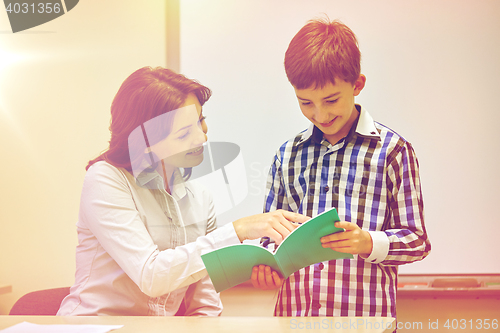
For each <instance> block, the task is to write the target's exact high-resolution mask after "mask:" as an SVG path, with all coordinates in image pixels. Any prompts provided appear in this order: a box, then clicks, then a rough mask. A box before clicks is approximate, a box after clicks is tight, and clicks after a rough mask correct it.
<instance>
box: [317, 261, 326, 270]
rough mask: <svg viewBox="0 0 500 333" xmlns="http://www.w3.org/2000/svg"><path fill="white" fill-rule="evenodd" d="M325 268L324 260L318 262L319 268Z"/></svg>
mask: <svg viewBox="0 0 500 333" xmlns="http://www.w3.org/2000/svg"><path fill="white" fill-rule="evenodd" d="M323 268H325V265H324V264H323V263H322V262H320V263H319V264H318V269H319V270H322V269H323Z"/></svg>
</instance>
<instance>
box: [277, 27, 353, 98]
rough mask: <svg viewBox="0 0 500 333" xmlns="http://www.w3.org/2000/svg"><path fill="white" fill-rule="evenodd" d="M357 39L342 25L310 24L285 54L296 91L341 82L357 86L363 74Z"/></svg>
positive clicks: (288, 75)
mask: <svg viewBox="0 0 500 333" xmlns="http://www.w3.org/2000/svg"><path fill="white" fill-rule="evenodd" d="M360 61H361V53H360V52H359V48H358V41H357V39H356V35H354V33H353V32H352V30H351V29H349V27H347V26H346V25H345V24H343V23H342V22H340V21H333V22H330V20H329V19H315V20H311V21H309V22H308V23H307V24H306V25H305V26H304V27H302V29H300V31H299V32H298V33H297V34H296V35H295V37H293V39H292V41H291V42H290V45H289V46H288V49H287V51H286V53H285V72H286V75H287V77H288V80H289V81H290V83H291V84H292V85H293V86H294V87H295V88H296V89H307V88H310V87H313V88H322V87H324V86H325V85H326V84H328V83H332V84H335V79H336V78H339V79H342V80H344V81H346V82H350V83H352V84H354V83H355V82H356V80H357V79H358V77H359V75H360V73H361V65H360Z"/></svg>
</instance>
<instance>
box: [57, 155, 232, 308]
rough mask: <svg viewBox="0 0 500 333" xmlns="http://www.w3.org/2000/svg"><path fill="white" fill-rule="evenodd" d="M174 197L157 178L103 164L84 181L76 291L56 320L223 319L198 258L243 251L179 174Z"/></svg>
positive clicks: (199, 190)
mask: <svg viewBox="0 0 500 333" xmlns="http://www.w3.org/2000/svg"><path fill="white" fill-rule="evenodd" d="M174 179H175V181H174V184H173V186H172V187H171V188H172V191H171V192H172V195H170V194H168V193H167V192H166V191H165V190H163V189H161V188H162V186H161V184H162V182H163V179H162V178H161V177H160V176H159V174H158V173H157V172H156V171H154V172H152V173H143V174H141V175H140V176H139V177H138V178H137V180H136V179H135V178H134V177H133V176H132V175H131V174H130V173H129V172H127V171H126V170H124V169H119V168H116V167H114V166H112V165H110V164H108V163H106V162H103V161H101V162H97V163H95V164H94V165H92V166H91V167H90V168H89V169H88V171H87V174H86V175H85V180H84V184H83V189H82V196H81V202H80V213H79V219H78V222H77V232H78V246H77V248H76V274H75V284H74V285H73V286H72V287H71V291H70V294H69V295H68V296H67V297H66V298H65V299H64V300H63V302H62V304H61V307H60V309H59V312H58V313H57V314H58V315H174V314H175V313H176V312H177V310H178V309H179V307H180V305H181V302H182V301H183V299H185V300H184V302H185V304H184V305H185V307H186V315H219V314H220V312H221V311H222V304H221V303H220V298H219V295H218V294H217V293H216V292H215V290H214V288H213V286H212V283H211V282H210V279H209V277H208V275H207V272H206V270H205V266H204V265H203V261H202V260H201V257H200V256H201V255H202V254H204V253H206V252H208V251H210V250H213V249H216V248H220V247H223V246H226V245H233V244H238V243H239V239H238V236H237V235H236V232H235V230H234V227H233V226H232V223H230V224H227V225H225V226H223V227H221V228H219V229H217V230H215V229H216V224H215V212H214V205H213V201H212V198H211V195H210V193H209V192H208V191H207V190H206V189H205V188H204V187H202V186H201V185H199V184H197V183H196V182H194V181H188V182H184V181H183V180H182V177H180V175H179V173H178V172H177V177H175V178H174Z"/></svg>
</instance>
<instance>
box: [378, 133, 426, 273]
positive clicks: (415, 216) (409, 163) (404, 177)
mask: <svg viewBox="0 0 500 333" xmlns="http://www.w3.org/2000/svg"><path fill="white" fill-rule="evenodd" d="M398 147H399V149H395V150H394V151H392V152H391V154H390V155H389V157H388V166H387V187H388V205H389V212H390V215H389V216H388V218H386V223H387V225H386V226H384V228H383V230H382V231H380V233H382V232H383V233H385V236H387V238H388V240H389V249H388V251H387V256H385V258H378V260H376V262H380V263H381V264H383V265H402V264H406V263H411V262H414V261H418V260H422V259H423V258H425V257H426V256H427V255H428V254H429V252H430V250H431V244H430V242H429V239H428V238H427V232H426V230H425V225H424V204H423V199H422V190H421V187H420V175H419V167H418V160H417V157H416V155H415V151H414V150H413V147H412V146H411V144H410V143H408V142H406V143H405V144H404V145H401V146H398ZM377 233H378V232H377ZM372 262H374V261H372Z"/></svg>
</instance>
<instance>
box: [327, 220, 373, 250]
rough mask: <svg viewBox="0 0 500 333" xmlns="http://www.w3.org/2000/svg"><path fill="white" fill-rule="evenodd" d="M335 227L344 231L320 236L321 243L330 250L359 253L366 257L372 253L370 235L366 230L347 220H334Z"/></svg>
mask: <svg viewBox="0 0 500 333" xmlns="http://www.w3.org/2000/svg"><path fill="white" fill-rule="evenodd" d="M335 226H336V227H337V228H344V229H345V231H344V232H338V233H335V234H331V235H328V236H325V237H321V243H322V244H321V245H322V246H323V247H329V248H331V249H332V250H335V251H338V252H342V253H350V254H359V255H361V256H362V257H368V256H370V254H371V253H372V249H373V241H372V236H370V233H369V232H368V231H366V230H362V229H361V228H360V227H359V226H358V225H357V224H356V223H351V222H347V221H342V222H335Z"/></svg>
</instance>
